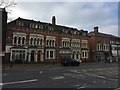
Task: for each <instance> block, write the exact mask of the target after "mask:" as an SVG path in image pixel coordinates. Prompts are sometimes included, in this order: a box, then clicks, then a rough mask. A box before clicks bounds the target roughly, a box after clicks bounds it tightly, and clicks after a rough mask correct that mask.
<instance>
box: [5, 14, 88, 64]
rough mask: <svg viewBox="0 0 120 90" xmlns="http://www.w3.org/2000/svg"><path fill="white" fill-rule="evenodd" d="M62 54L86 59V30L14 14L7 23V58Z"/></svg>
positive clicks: (36, 58)
mask: <svg viewBox="0 0 120 90" xmlns="http://www.w3.org/2000/svg"><path fill="white" fill-rule="evenodd" d="M63 57H71V58H73V59H76V60H79V61H80V60H81V61H85V60H86V61H89V46H88V32H87V31H84V30H78V29H76V28H70V27H66V26H61V25H56V18H55V16H53V17H52V23H45V22H40V21H34V20H28V19H23V18H20V17H19V18H17V19H16V20H14V21H12V22H10V23H8V27H7V37H6V60H8V61H15V60H22V61H25V62H38V63H39V62H45V63H46V62H52V63H54V62H60V60H61V59H62V58H63Z"/></svg>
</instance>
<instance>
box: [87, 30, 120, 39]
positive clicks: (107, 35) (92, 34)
mask: <svg viewBox="0 0 120 90" xmlns="http://www.w3.org/2000/svg"><path fill="white" fill-rule="evenodd" d="M88 35H89V36H94V35H98V36H102V37H111V38H120V37H117V36H114V35H111V34H105V33H100V32H98V33H94V31H92V32H89V33H88Z"/></svg>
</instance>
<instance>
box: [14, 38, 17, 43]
mask: <svg viewBox="0 0 120 90" xmlns="http://www.w3.org/2000/svg"><path fill="white" fill-rule="evenodd" d="M14 44H17V37H16V36H15V37H14Z"/></svg>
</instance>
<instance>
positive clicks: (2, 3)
mask: <svg viewBox="0 0 120 90" xmlns="http://www.w3.org/2000/svg"><path fill="white" fill-rule="evenodd" d="M15 5H16V3H15V2H14V1H11V0H0V7H1V8H9V7H14V6H15Z"/></svg>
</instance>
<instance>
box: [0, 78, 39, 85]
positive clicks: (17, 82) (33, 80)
mask: <svg viewBox="0 0 120 90" xmlns="http://www.w3.org/2000/svg"><path fill="white" fill-rule="evenodd" d="M35 81H38V80H37V79H32V80H25V81H16V82H7V83H0V85H8V84H20V83H27V82H35Z"/></svg>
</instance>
